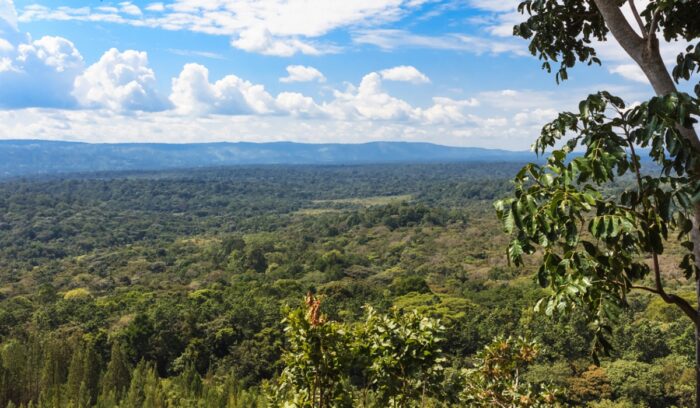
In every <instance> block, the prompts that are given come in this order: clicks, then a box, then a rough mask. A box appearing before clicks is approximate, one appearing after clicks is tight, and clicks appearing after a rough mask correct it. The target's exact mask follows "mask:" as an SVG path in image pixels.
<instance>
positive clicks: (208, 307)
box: [0, 163, 694, 407]
mask: <svg viewBox="0 0 700 408" xmlns="http://www.w3.org/2000/svg"><path fill="white" fill-rule="evenodd" d="M520 167H521V166H520V165H519V164H513V163H491V164H421V165H367V166H260V167H233V168H220V169H209V170H194V171H169V172H150V173H139V172H131V173H102V174H94V175H83V176H66V177H65V178H35V179H27V180H14V181H8V182H4V183H0V406H2V407H5V406H20V405H24V406H28V404H31V405H32V406H47V407H49V406H73V407H83V406H93V405H97V406H103V407H109V406H127V407H131V406H133V407H137V406H139V407H140V406H152V407H161V406H192V407H200V406H201V407H215V406H218V407H237V406H241V407H243V406H245V407H249V406H267V405H272V406H274V405H275V404H280V405H282V404H283V403H284V402H285V401H286V402H290V401H297V402H298V405H301V406H318V405H309V402H308V400H307V401H306V402H304V401H302V402H299V401H300V400H298V398H301V397H299V395H301V394H300V393H299V390H300V389H302V388H303V387H301V386H299V384H297V383H295V381H293V380H294V379H295V378H290V376H291V375H292V374H290V373H303V372H304V371H303V369H302V368H303V367H302V368H299V366H298V364H299V361H298V359H297V360H295V355H296V356H297V357H298V356H299V355H298V354H294V353H295V352H297V353H301V352H303V350H301V349H299V348H298V347H297V346H295V344H297V343H295V342H299V341H300V340H299V337H298V336H304V335H306V334H304V333H308V332H309V329H308V327H306V326H304V325H305V324H307V323H308V322H307V323H305V322H306V320H305V319H304V317H303V313H302V312H303V310H304V309H303V308H301V307H302V300H303V299H304V297H305V295H306V294H307V292H311V293H314V294H315V296H316V297H317V298H318V299H321V300H322V303H321V307H322V312H323V314H324V315H325V318H324V319H325V320H324V322H326V321H327V322H328V325H327V326H326V325H324V324H321V323H318V322H317V324H318V325H319V327H320V326H323V327H328V328H327V329H323V330H322V331H319V333H320V334H319V336H320V335H323V336H329V337H328V338H332V339H334V340H333V341H334V342H335V343H333V344H338V345H341V346H342V347H341V346H338V349H339V350H340V349H348V350H350V349H351V350H354V351H353V353H354V354H352V355H349V356H347V359H345V360H343V361H340V359H339V360H338V361H337V362H336V363H337V367H342V370H341V371H342V372H341V373H336V375H337V378H338V382H337V384H335V383H334V385H333V387H336V388H337V387H340V385H342V387H341V388H337V389H339V390H342V392H339V395H340V394H342V395H344V396H346V397H347V398H346V399H342V398H341V399H338V400H334V401H327V405H326V406H344V405H343V404H346V405H347V404H350V405H354V406H387V405H386V404H387V401H391V403H394V404H396V406H459V405H473V406H477V405H476V402H474V400H473V399H470V398H472V397H473V395H471V394H469V392H471V391H469V387H470V386H469V384H472V385H473V384H476V383H479V381H481V380H482V379H479V378H480V377H478V372H477V374H474V372H475V371H473V370H474V369H475V368H477V369H478V368H479V367H483V365H484V364H485V362H486V361H487V359H486V358H485V357H484V356H485V355H488V354H489V352H490V351H489V350H493V349H489V348H486V349H484V347H487V346H488V345H489V344H492V341H494V339H497V338H498V339H500V340H497V342H496V343H494V344H500V345H502V346H503V350H508V347H511V346H513V344H514V343H513V342H516V343H517V341H516V340H512V341H511V340H504V339H507V338H508V337H509V336H510V338H512V339H516V338H520V337H521V336H522V337H524V338H527V339H528V340H527V341H533V342H536V344H537V350H538V352H537V353H536V358H535V357H534V356H535V354H534V353H533V355H532V356H533V358H532V359H529V358H528V359H527V360H528V361H527V363H528V366H527V368H523V370H522V373H520V374H519V375H521V377H522V378H521V379H520V380H519V381H520V382H522V383H523V384H525V383H527V384H531V387H532V389H531V390H530V391H531V392H532V395H535V394H537V393H539V392H540V391H542V390H549V389H553V390H556V395H557V401H558V402H557V403H559V404H562V405H577V406H582V405H589V406H595V407H633V406H648V407H668V406H687V405H689V404H690V403H691V402H692V401H693V390H694V388H693V384H694V372H693V364H692V361H693V360H692V358H693V356H694V349H693V328H692V326H691V325H688V324H687V323H686V322H685V320H684V319H683V318H682V316H680V313H679V312H678V311H677V310H676V309H674V308H673V307H672V306H668V305H666V304H664V303H663V302H662V301H661V300H659V299H656V298H652V297H649V296H647V295H644V294H636V295H634V296H633V297H630V299H629V302H630V304H631V306H632V307H631V308H630V310H629V311H625V312H624V314H623V315H622V317H621V319H622V324H620V325H618V328H617V329H616V333H615V335H614V336H613V343H614V344H613V347H614V348H613V352H612V354H611V355H610V356H609V357H607V358H604V359H603V360H602V362H601V365H600V366H595V365H593V362H592V360H591V358H590V351H591V348H590V340H591V337H590V331H589V329H588V328H587V327H586V324H585V322H584V320H583V319H582V318H578V317H577V316H576V314H573V315H571V316H567V317H559V318H555V319H549V318H547V317H546V316H543V315H542V314H540V313H536V312H535V311H534V310H533V307H534V305H535V303H536V302H537V300H538V299H539V298H540V297H541V296H542V295H543V294H544V293H545V291H544V290H543V289H541V288H539V286H538V285H537V284H536V282H535V281H534V280H533V277H532V275H533V271H532V270H530V269H531V268H529V267H525V268H523V269H515V268H512V267H510V266H509V265H508V264H507V261H506V257H505V248H506V247H507V244H508V242H507V240H508V237H507V236H505V235H504V234H503V233H502V231H501V227H500V226H499V223H498V221H497V220H496V217H495V214H494V211H493V207H492V203H493V201H494V200H495V199H497V198H500V197H502V196H504V195H507V194H509V192H510V191H511V190H512V185H511V183H510V181H509V180H510V179H511V178H512V175H513V174H514V173H516V172H517V171H518V170H519V168H520ZM624 182H625V181H624V180H623V181H621V183H622V184H624ZM618 192H619V187H617V186H613V187H611V188H610V190H609V192H608V193H609V194H617V193H618ZM673 255H674V253H673V250H670V251H667V253H666V254H665V255H664V256H665V257H667V259H662V262H664V261H665V260H668V259H672V258H673ZM668 264H669V265H670V264H672V262H668ZM533 265H534V264H533ZM668 278H669V279H668V280H669V285H670V286H671V287H673V286H674V285H675V288H676V289H677V290H678V291H679V292H680V293H684V291H686V292H687V295H688V298H692V295H693V292H692V288H684V287H682V284H681V281H680V280H675V279H674V276H673V275H670V276H669V277H668ZM368 305H369V306H371V309H370V308H367V307H366V306H368ZM413 311H416V313H417V315H416V316H417V317H415V319H414V320H411V319H412V318H411V317H410V316H412V313H413ZM421 319H428V320H425V321H426V322H430V325H433V326H430V325H428V326H426V324H427V323H426V324H420V322H421V321H423V320H421ZM311 322H312V323H313V320H312V321H311ZM319 322H320V321H319ZM305 327H306V328H305ZM383 327H405V328H407V329H406V330H408V328H411V327H412V328H413V329H415V330H417V331H418V332H419V333H423V330H427V332H426V333H427V334H426V336H428V338H435V339H438V340H439V341H436V342H435V344H433V343H432V342H430V341H427V340H426V341H427V343H425V344H424V343H420V342H419V343H420V344H421V347H428V346H427V345H426V344H428V343H430V347H429V348H428V349H424V348H421V349H420V350H422V351H425V350H429V351H430V353H431V354H430V358H429V359H428V360H426V361H428V363H429V366H425V364H428V363H426V362H425V361H423V360H421V361H420V362H415V361H414V362H413V363H412V364H415V367H418V368H416V371H415V372H416V373H417V374H415V377H411V375H412V374H411V375H409V374H406V373H403V374H402V375H403V376H402V375H399V374H397V375H396V376H395V377H390V378H386V377H381V376H378V375H377V373H378V372H379V371H378V370H377V369H376V367H377V364H380V363H381V362H383V363H382V364H386V360H385V359H384V357H381V356H380V357H381V358H380V357H377V356H378V355H379V354H377V351H376V350H377V348H376V347H375V348H374V349H373V350H374V351H368V350H364V349H362V347H355V346H353V344H354V345H357V344H358V342H359V343H360V344H382V342H383V341H384V340H382V338H381V336H379V335H378V334H377V333H383V332H386V330H385V329H384V328H383ZM426 327H428V328H426ZM418 328H419V329H418ZM285 329H286V330H285ZM413 329H412V330H413ZM373 330H374V331H373ZM295 333H296V334H295ZM338 333H342V336H341V335H339V334H338ZM348 333H350V334H348ZM423 334H425V333H423ZM294 336H297V337H294ZM499 336H500V337H499ZM399 337H400V336H399ZM419 337H420V336H419ZM420 338H422V337H420ZM399 340H401V339H400V338H399ZM399 340H396V341H399ZM499 341H500V342H501V343H499ZM518 341H520V343H517V344H520V345H519V346H518V347H520V349H519V350H521V351H522V350H530V348H529V347H530V346H528V344H529V343H526V342H525V341H524V340H518ZM302 343H303V341H302ZM513 347H515V346H513ZM496 348H498V347H496ZM480 350H485V351H484V352H481V354H477V353H479V351H480ZM515 354H517V353H515ZM306 360H308V359H306ZM306 360H305V361H306ZM346 360H347V361H346ZM438 363H439V365H440V370H439V372H436V371H435V370H434V368H435V367H436V364H438ZM295 364H297V365H295ZM480 364H481V366H480ZM337 367H336V368H337ZM381 367H383V368H382V371H381V372H389V373H391V372H392V371H391V370H390V369H389V368H387V367H388V366H386V365H384V366H381ZM426 367H427V368H426ZM292 368H294V369H298V370H301V371H294V370H292ZM426 370H427V371H426ZM431 370H432V371H431ZM470 370H472V371H470ZM428 371H430V373H431V375H430V376H428V377H429V379H428V377H426V376H425V375H426V374H425V373H426V372H428ZM433 374H435V375H433ZM298 375H299V376H301V375H302V374H298ZM474 375H477V377H478V378H477V377H474ZM470 376H471V377H470ZM470 378H471V380H470ZM397 381H398V382H397ZM421 381H422V382H421ZM470 381H471V382H470ZM338 384H340V385H338ZM396 384H399V385H400V386H397V385H396ZM402 387H403V388H402ZM392 390H393V391H392ZM407 390H411V391H410V392H409V391H407ZM416 390H418V392H414V391H416ZM472 391H473V390H472ZM530 391H525V392H526V393H527V392H530ZM478 392H483V389H481V390H476V393H477V394H478ZM392 393H393V394H392ZM302 394H303V393H302ZM467 394H469V395H467ZM472 394H474V393H473V392H472ZM329 395H330V394H329ZM465 395H466V396H465ZM470 395H471V396H470ZM406 396H410V398H408V397H406ZM294 398H297V399H294ZM348 398H349V400H348ZM519 401H520V402H521V403H522V406H537V405H536V404H537V403H536V401H535V399H533V400H531V401H530V402H531V403H530V402H528V401H529V400H524V402H523V400H519ZM305 403H306V404H307V405H304V404H305ZM314 404H316V402H314ZM528 404H529V405H528Z"/></svg>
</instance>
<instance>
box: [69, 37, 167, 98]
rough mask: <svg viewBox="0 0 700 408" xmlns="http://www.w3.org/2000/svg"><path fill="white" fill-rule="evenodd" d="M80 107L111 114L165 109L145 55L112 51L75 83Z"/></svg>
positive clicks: (136, 52)
mask: <svg viewBox="0 0 700 408" xmlns="http://www.w3.org/2000/svg"><path fill="white" fill-rule="evenodd" d="M73 95H74V96H75V97H76V99H77V100H78V102H79V103H80V105H82V106H85V107H91V108H107V109H111V110H113V111H133V110H143V111H157V110H162V109H164V108H165V107H166V104H165V103H164V101H163V99H162V98H161V97H160V96H159V95H158V92H157V90H156V77H155V73H154V72H153V70H152V69H151V68H150V67H149V66H148V55H147V54H146V53H145V52H139V51H134V50H126V51H124V52H119V50H117V49H116V48H112V49H110V50H109V51H107V52H105V53H104V54H103V55H102V57H101V58H100V60H99V61H97V62H96V63H95V64H93V65H91V66H90V67H88V68H87V69H86V70H85V72H83V73H82V74H81V75H80V76H78V77H77V78H76V79H75V88H74V90H73Z"/></svg>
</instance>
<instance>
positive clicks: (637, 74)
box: [609, 64, 649, 84]
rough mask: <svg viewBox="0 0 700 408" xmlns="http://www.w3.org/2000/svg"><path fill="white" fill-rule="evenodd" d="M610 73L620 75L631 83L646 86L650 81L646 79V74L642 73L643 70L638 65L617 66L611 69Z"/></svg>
mask: <svg viewBox="0 0 700 408" xmlns="http://www.w3.org/2000/svg"><path fill="white" fill-rule="evenodd" d="M609 71H610V73H612V74H618V75H620V76H622V77H623V78H626V79H629V80H631V81H635V82H641V83H645V84H648V83H649V79H648V78H647V77H646V75H644V72H642V69H641V68H639V66H638V65H637V64H622V65H615V66H613V67H612V68H609Z"/></svg>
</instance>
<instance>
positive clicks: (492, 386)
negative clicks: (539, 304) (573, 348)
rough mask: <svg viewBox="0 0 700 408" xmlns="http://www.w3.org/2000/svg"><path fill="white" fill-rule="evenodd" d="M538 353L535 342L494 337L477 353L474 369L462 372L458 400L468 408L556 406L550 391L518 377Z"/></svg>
mask: <svg viewBox="0 0 700 408" xmlns="http://www.w3.org/2000/svg"><path fill="white" fill-rule="evenodd" d="M538 354H539V347H538V345H537V344H536V343H535V342H531V341H528V340H525V339H524V338H517V339H514V338H511V337H509V338H507V339H504V338H496V339H495V340H494V341H493V342H492V343H491V344H489V345H488V346H486V347H485V348H484V349H483V350H482V351H480V352H479V354H478V355H477V364H476V366H475V367H474V368H471V369H468V370H465V377H466V383H465V384H466V386H465V389H464V391H463V392H462V396H461V398H462V401H463V402H464V403H465V404H467V405H468V406H470V407H555V406H560V404H559V403H558V402H557V397H556V395H555V392H554V391H553V390H550V389H548V388H547V387H536V386H534V385H533V384H529V383H527V382H525V381H523V380H522V378H521V376H522V373H523V371H524V370H525V369H526V368H527V366H528V365H530V364H532V363H533V362H534V361H535V359H536V358H537V356H538Z"/></svg>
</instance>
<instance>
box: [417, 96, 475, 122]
mask: <svg viewBox="0 0 700 408" xmlns="http://www.w3.org/2000/svg"><path fill="white" fill-rule="evenodd" d="M479 105H480V103H479V101H478V100H477V99H475V98H470V99H463V100H455V99H451V98H445V97H434V98H433V106H431V107H429V108H427V109H425V110H423V111H421V117H422V119H423V120H424V121H425V122H427V123H431V124H436V123H440V124H450V123H464V122H467V121H470V120H471V121H473V120H474V118H475V116H474V115H473V114H471V113H470V108H473V107H476V106H479Z"/></svg>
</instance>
